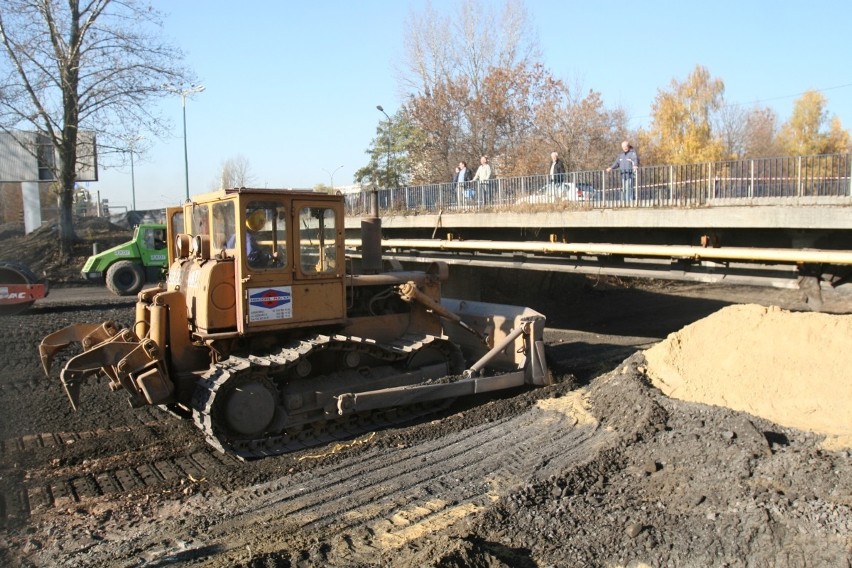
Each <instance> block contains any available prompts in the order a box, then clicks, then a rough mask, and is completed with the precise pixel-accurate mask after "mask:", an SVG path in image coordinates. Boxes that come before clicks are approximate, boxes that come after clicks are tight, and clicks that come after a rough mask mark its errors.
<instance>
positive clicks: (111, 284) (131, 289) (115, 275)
mask: <svg viewBox="0 0 852 568" xmlns="http://www.w3.org/2000/svg"><path fill="white" fill-rule="evenodd" d="M106 285H107V288H109V290H110V291H111V292H112V293H113V294H116V295H118V296H132V295H133V294H136V293H137V292H139V290H141V289H142V287H143V286H144V285H145V271H144V270H142V267H141V266H139V264H138V263H136V262H133V261H132V260H119V261H118V262H116V263H114V264H113V265H112V266H110V267H109V269H107V273H106Z"/></svg>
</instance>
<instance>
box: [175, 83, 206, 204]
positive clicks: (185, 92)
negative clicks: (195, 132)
mask: <svg viewBox="0 0 852 568" xmlns="http://www.w3.org/2000/svg"><path fill="white" fill-rule="evenodd" d="M168 90H169V91H171V92H173V93H176V94H178V95H180V100H181V106H182V107H183V171H184V176H185V179H186V198H187V199H189V152H188V151H187V147H186V98H187V97H188V96H189V95H194V94H195V93H202V92H204V85H190V86H189V87H187V88H186V89H177V88H174V87H170V88H169V89H168Z"/></svg>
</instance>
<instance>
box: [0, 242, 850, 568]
mask: <svg viewBox="0 0 852 568" xmlns="http://www.w3.org/2000/svg"><path fill="white" fill-rule="evenodd" d="M125 236H126V235H125ZM15 238H16V237H5V238H3V239H2V243H3V244H2V245H0V251H2V250H3V248H2V247H3V246H12V245H10V241H11V240H14V239H15ZM42 238H43V239H45V238H46V237H42ZM27 246H29V247H30V248H32V249H33V250H35V249H37V248H38V247H37V245H36V244H35V240H34V242H33V243H30V244H29V245H27ZM24 248H25V247H24V246H23V245H20V246H19V249H18V250H23V249H24ZM0 257H2V255H0ZM18 258H20V257H18ZM37 269H41V268H39V267H37ZM44 270H47V271H48V272H49V271H50V270H51V269H50V267H49V263H45V268H44ZM66 270H67V269H66ZM77 270H79V268H77ZM502 278H503V282H504V283H505V284H506V285H507V286H510V284H511V277H510V276H505V275H504V276H502ZM72 280H73V278H72ZM496 288H497V289H500V288H501V287H500V286H497V287H496ZM566 288H570V289H571V294H569V295H567V299H566V295H565V294H564V293H563V292H564V290H565V289H566ZM498 291H501V290H498ZM557 291H558V292H559V293H557ZM527 292H528V294H527V297H526V298H525V299H524V301H525V302H526V303H527V304H528V305H531V306H532V307H534V308H536V309H538V310H540V311H542V312H543V313H545V314H546V315H547V316H548V329H547V330H546V335H545V339H546V342H547V356H548V361H549V364H550V367H551V370H552V371H553V373H554V375H555V378H556V379H557V381H556V384H554V385H553V386H550V387H546V388H540V389H534V390H521V391H513V392H509V393H503V394H501V395H500V396H490V397H481V398H476V399H465V400H458V401H456V402H455V403H454V405H453V406H452V407H451V408H449V409H446V410H443V411H441V412H439V413H436V414H434V415H432V416H429V417H428V418H426V419H421V420H420V421H419V422H415V423H411V424H405V425H401V426H395V427H392V428H387V429H381V430H376V431H375V432H371V433H369V434H366V435H363V436H361V437H359V438H357V439H355V440H349V441H346V442H343V443H340V444H336V445H328V446H321V447H315V448H310V449H306V450H302V451H300V452H294V453H292V454H287V455H284V456H278V457H272V458H266V459H263V460H259V461H252V462H240V461H237V460H235V459H232V458H230V457H227V456H224V455H222V454H220V453H218V452H216V451H215V450H213V449H212V448H210V447H209V446H207V445H206V444H205V443H204V440H203V437H202V436H201V435H200V433H199V432H198V431H197V430H196V429H195V428H194V426H193V425H192V424H191V422H189V421H185V420H180V419H178V418H176V417H174V416H172V415H170V414H167V413H165V412H162V411H160V410H159V409H156V408H153V409H151V408H147V409H131V408H129V407H128V405H127V404H126V401H125V400H124V398H123V397H122V396H121V395H119V394H116V393H111V392H109V391H108V390H107V389H106V387H105V385H104V384H102V383H99V382H98V381H95V380H91V381H89V383H87V384H86V385H84V387H83V389H82V393H81V404H82V408H81V410H80V411H79V412H73V411H72V410H71V409H70V407H69V404H68V401H67V398H66V396H65V393H64V392H63V390H62V387H61V385H60V383H59V380H58V379H57V377H56V371H54V373H53V375H52V376H51V378H46V377H45V376H44V374H43V373H42V371H41V369H40V366H39V361H38V357H37V345H38V342H39V341H40V339H41V337H42V336H43V335H45V334H46V333H48V332H50V331H53V330H55V329H58V328H60V327H62V326H64V325H67V324H68V323H71V322H77V321H102V320H107V319H113V320H115V321H116V322H117V323H119V324H120V325H123V326H128V325H130V324H131V323H132V318H133V307H132V302H133V300H132V299H130V300H128V299H124V298H117V297H111V296H108V295H106V294H104V295H103V296H100V297H96V298H92V297H91V296H88V299H85V300H80V299H79V298H81V297H82V296H79V295H75V294H74V291H68V293H67V294H58V295H56V296H52V297H49V298H47V299H45V301H42V302H39V303H37V304H36V305H35V306H34V308H32V309H31V310H30V311H29V312H27V313H25V314H21V315H18V316H8V317H5V318H2V319H0V337H2V338H3V341H2V343H0V361H2V362H3V365H2V367H0V394H2V397H0V442H2V447H1V448H0V452H2V453H0V456H2V457H0V496H2V499H0V522H2V532H3V540H2V544H0V564H2V565H8V566H69V567H71V566H73V567H79V566H92V567H95V566H97V567H100V566H116V567H131V566H147V567H160V566H172V565H180V566H199V567H202V566H203V567H215V568H220V567H222V568H223V567H226V566H242V567H252V568H254V567H297V566H298V567H304V566H365V567H366V566H412V567H413V566H440V567H456V566H457V567H467V566H472V567H483V568H496V567H530V568H532V567H548V566H559V567H561V566H602V567H614V566H625V567H626V566H631V567H639V566H850V565H852V536H850V535H852V450H850V449H849V447H848V446H845V445H843V444H842V443H834V444H830V445H827V444H826V440H827V438H829V437H831V434H830V433H827V432H826V431H824V430H812V429H810V428H809V426H810V423H809V422H807V421H806V422H803V423H797V425H796V426H791V425H789V424H783V423H779V422H777V421H770V420H769V419H767V418H766V417H764V416H762V415H761V414H762V412H761V411H760V410H759V409H756V408H753V409H752V411H751V412H746V411H743V410H741V409H740V410H737V409H735V408H733V407H732V406H735V405H732V404H731V405H728V404H726V403H725V401H720V400H719V398H718V396H717V397H715V398H711V399H709V401H704V402H697V401H694V400H681V399H680V398H674V396H675V395H674V394H672V393H670V394H671V396H670V395H667V394H665V392H664V391H665V390H666V389H665V387H664V386H663V385H661V384H660V383H659V382H658V381H659V380H660V376H661V375H662V372H661V371H660V369H661V368H662V365H661V364H660V361H668V362H669V363H671V365H670V367H672V368H676V369H677V371H678V374H677V377H679V378H680V379H681V380H682V381H685V382H689V383H690V384H692V383H693V382H695V381H699V382H700V381H701V380H702V379H701V378H700V377H699V378H698V379H695V378H693V377H691V376H688V373H689V369H691V368H699V369H701V372H702V373H703V375H702V376H705V377H706V380H707V381H709V380H710V379H711V378H715V377H716V376H717V373H716V370H717V369H721V368H736V367H738V364H737V363H736V361H734V362H728V361H725V360H723V357H722V356H721V355H720V351H719V348H720V347H724V346H725V345H728V346H731V345H740V344H743V342H744V339H743V337H765V338H767V339H769V341H768V343H770V344H772V343H774V344H779V343H781V344H783V342H784V341H786V339H784V338H783V337H782V339H778V335H777V334H773V330H775V332H777V331H778V330H781V329H788V328H785V327H784V326H785V325H787V322H788V321H789V319H790V318H796V317H799V316H801V315H803V314H805V313H806V310H807V305H806V304H805V303H804V299H803V296H802V295H801V294H800V293H799V292H797V291H793V290H769V289H756V288H746V287H724V286H707V285H682V284H677V285H676V284H664V283H660V282H645V283H640V282H618V281H610V282H607V283H603V282H591V281H586V280H582V279H576V278H571V279H570V280H563V279H555V278H554V279H542V280H540V281H539V287H537V288H536V289H535V290H527ZM519 295H520V294H519ZM557 298H559V299H557ZM829 300H831V301H830V302H829V303H828V304H827V305H830V306H833V307H834V311H835V312H838V313H850V312H852V310H850V309H848V307H849V305H850V303H849V302H848V299H847V298H845V297H841V298H829ZM739 305H752V306H777V307H778V308H781V309H779V310H775V311H773V312H772V314H773V316H775V315H777V316H778V317H779V318H781V319H779V320H778V321H770V320H764V319H760V320H750V319H739V320H732V321H727V322H725V323H726V325H727V326H728V327H727V329H729V332H727V333H721V334H720V333H718V332H716V333H714V334H710V335H702V333H701V332H700V330H702V329H706V328H707V327H706V326H708V325H709V324H707V323H706V322H708V321H710V323H712V322H713V318H718V317H720V316H719V315H718V314H720V313H722V314H723V315H724V314H725V311H724V310H723V308H726V306H735V309H736V310H738V309H739V308H736V306H739ZM720 310H722V311H721V312H720ZM750 310H751V308H750ZM752 311H753V310H752ZM764 312H766V310H764ZM776 312H777V313H776ZM808 315H813V314H808ZM820 315H823V316H824V314H820ZM726 317H727V316H726ZM824 317H830V318H833V319H831V322H832V323H835V322H836V323H837V327H836V328H833V327H831V326H829V327H826V326H825V325H822V324H820V325H819V326H814V327H809V326H812V325H814V324H812V323H806V322H798V324H797V325H796V329H813V330H815V331H816V332H815V333H812V334H810V335H808V334H807V333H798V332H797V333H796V334H795V335H794V336H793V337H790V339H791V340H795V342H796V346H795V347H796V349H801V350H803V352H813V353H817V354H819V357H817V358H816V359H815V361H824V360H827V361H830V360H834V359H838V357H837V355H838V354H836V353H832V351H837V350H838V345H840V350H842V342H843V341H845V342H846V344H847V345H848V340H849V337H848V336H847V337H842V335H843V334H847V333H848V331H845V330H847V329H848V328H847V327H843V326H846V325H848V322H849V319H848V318H850V317H852V316H845V315H844V316H841V315H831V316H824ZM782 320H783V321H782ZM702 322H704V323H702ZM762 324H768V325H769V327H766V328H764V327H761V325H762ZM702 325H703V326H705V327H703V328H702ZM692 326H695V327H692ZM690 330H692V331H690ZM790 333H792V332H790ZM832 333H834V334H840V336H831V334H832ZM773 338H774V339H773ZM703 346H706V347H703ZM652 347H654V350H655V351H654V353H656V354H657V355H660V356H659V357H656V358H655V355H654V354H653V353H651V352H650V351H649V357H646V350H649V349H650V348H652ZM828 348H830V349H828ZM753 351H754V349H753ZM787 351H792V349H788V350H787ZM775 353H776V355H775V357H776V359H777V352H775ZM679 354H680V355H684V357H682V358H680V359H678V355H679ZM747 355H748V354H745V355H743V357H744V358H743V361H750V363H749V364H750V365H751V364H754V365H757V367H753V368H759V367H760V366H761V364H762V366H763V367H765V368H773V366H774V365H775V363H776V362H777V361H774V360H768V359H765V358H764V359H759V357H760V354H759V353H758V352H757V351H754V357H752V358H751V359H750V358H749V357H748V356H747ZM843 356H844V357H848V354H846V353H844V354H843ZM764 357H766V355H764ZM690 360H694V361H695V362H696V364H695V365H690V364H689V361H690ZM753 368H752V367H750V369H752V370H753ZM826 368H829V369H831V370H829V371H826V370H825V369H826ZM848 369H849V367H848V366H847V367H819V366H818V363H813V364H812V366H811V367H810V368H808V367H801V368H797V369H796V376H792V377H791V378H792V380H794V381H795V380H798V381H800V382H801V383H802V384H811V383H812V382H815V381H816V380H817V379H819V380H820V381H827V382H828V383H829V384H830V383H831V382H834V383H835V384H836V385H837V388H836V392H837V393H845V392H848V385H849V383H850V380H849V379H850V378H852V374H850V373H852V371H849V370H848ZM834 373H836V374H835V375H833V376H822V375H826V374H834ZM776 375H777V376H779V377H780V376H781V373H780V372H777V373H776ZM815 375H820V376H815ZM666 376H667V377H668V381H669V382H670V383H671V382H672V381H674V379H673V378H672V376H673V375H671V374H669V375H666ZM770 379H771V377H770ZM738 380H739V384H743V383H744V382H748V381H752V379H751V378H750V377H749V376H744V377H743V376H740V378H739V379H738ZM787 380H790V379H789V378H788V379H787ZM844 389H845V390H844ZM828 392H829V394H831V390H830V389H829V391H828ZM772 396H775V397H777V398H778V400H787V399H791V398H793V397H794V396H795V397H799V396H800V395H799V394H798V392H797V393H791V392H784V391H783V390H781V391H779V392H775V393H774V394H773V395H772ZM684 398H688V397H684ZM833 398H835V399H840V398H842V397H841V396H839V394H838V395H837V396H834V397H833ZM811 408H812V413H815V414H818V413H819V412H820V411H821V408H822V407H820V406H812V407H811ZM832 412H839V413H841V416H843V414H842V413H844V412H845V416H846V417H849V416H852V411H850V408H849V407H848V406H846V407H845V409H844V408H840V409H839V410H832ZM776 420H779V419H777V418H776ZM781 421H782V422H783V419H781ZM841 422H842V423H843V421H842V420H841ZM843 424H844V425H845V424H848V420H847V421H846V422H845V423H843ZM835 442H836V440H835Z"/></svg>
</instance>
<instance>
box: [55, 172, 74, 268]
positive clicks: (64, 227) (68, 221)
mask: <svg viewBox="0 0 852 568" xmlns="http://www.w3.org/2000/svg"><path fill="white" fill-rule="evenodd" d="M76 240H77V234H76V233H75V232H74V183H73V182H72V183H71V185H70V188H69V186H66V185H63V189H62V190H61V192H60V193H59V253H60V254H61V255H62V256H63V257H66V258H67V257H70V256H71V252H72V251H73V249H74V243H75V242H76Z"/></svg>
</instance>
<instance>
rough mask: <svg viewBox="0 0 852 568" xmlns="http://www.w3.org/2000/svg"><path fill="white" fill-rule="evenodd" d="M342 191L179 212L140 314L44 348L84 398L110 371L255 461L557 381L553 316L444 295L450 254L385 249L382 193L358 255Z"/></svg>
mask: <svg viewBox="0 0 852 568" xmlns="http://www.w3.org/2000/svg"><path fill="white" fill-rule="evenodd" d="M344 213H345V204H344V199H343V197H342V196H339V195H328V194H321V193H315V192H309V191H296V190H270V189H247V188H239V189H224V190H220V191H217V192H213V193H207V194H203V195H200V196H197V197H195V198H193V199H191V200H187V202H186V203H185V204H184V205H183V206H182V207H180V208H172V209H169V210H168V223H167V230H168V239H169V242H170V243H171V246H170V247H169V271H168V278H167V280H166V282H164V283H161V284H160V285H158V286H156V287H151V288H147V289H143V290H142V291H141V292H139V294H138V301H137V303H136V309H135V323H134V324H133V326H132V328H127V329H119V328H118V327H117V326H116V325H115V324H114V323H113V322H104V323H100V324H84V323H78V324H73V325H71V326H68V327H66V328H64V329H61V330H58V331H56V332H54V333H52V334H50V335H48V336H47V337H45V338H44V339H43V341H42V343H41V345H40V347H39V351H40V355H41V361H42V365H43V367H44V370H45V372H46V373H48V374H49V373H50V369H51V366H52V362H53V360H54V359H55V358H56V357H57V355H58V354H59V353H60V352H61V351H63V350H64V349H65V348H67V347H69V346H72V345H76V344H79V346H78V347H76V351H72V352H71V353H70V354H69V355H73V356H71V357H70V358H68V359H67V361H65V363H64V366H63V368H62V371H61V374H60V378H61V381H62V383H63V385H64V387H65V390H66V392H67V394H68V397H69V398H70V400H71V404H72V406H73V407H74V408H75V409H77V408H78V407H79V406H80V402H81V401H80V391H81V388H80V387H81V384H82V382H83V381H85V380H86V379H87V377H90V376H105V377H106V378H107V380H108V382H109V387H110V388H111V389H112V390H123V391H125V392H126V393H127V394H128V395H129V398H130V403H131V405H132V406H135V407H138V406H144V405H162V406H163V407H165V408H167V409H168V410H170V411H172V412H174V413H175V414H177V415H179V416H181V417H185V418H191V419H192V420H194V422H195V424H196V425H197V426H198V427H199V428H200V429H201V430H202V432H203V433H204V435H205V436H206V439H207V441H208V442H209V443H210V444H212V445H213V446H214V447H216V448H218V449H219V450H221V451H223V452H228V453H232V454H234V455H236V456H238V457H240V458H257V457H263V456H267V455H273V454H280V453H283V452H287V451H292V450H294V449H297V448H304V447H305V446H309V445H315V444H319V443H324V442H327V441H329V440H334V439H346V438H349V437H351V436H353V435H357V434H359V433H361V432H362V431H364V429H365V428H368V429H369V428H374V427H377V425H379V424H383V423H385V422H387V421H393V420H399V419H401V418H403V417H406V416H410V415H411V413H413V412H414V413H416V411H417V410H416V409H424V408H428V407H429V406H431V405H435V404H438V403H439V402H440V401H447V400H452V399H454V398H456V397H459V396H463V395H468V394H475V393H482V392H488V391H495V390H501V389H507V388H513V387H518V386H522V385H525V384H527V385H545V384H549V382H550V381H551V378H550V373H549V372H548V369H547V365H546V362H545V358H544V346H543V341H542V334H543V329H544V325H545V318H544V316H543V315H541V314H540V313H538V312H536V311H534V310H532V309H529V308H524V307H517V306H508V305H501V304H493V303H484V302H476V301H466V300H453V299H448V298H442V297H441V283H442V282H444V281H446V280H447V278H448V274H449V269H448V266H447V265H446V264H444V263H433V264H431V265H429V267H428V268H427V269H426V270H425V271H409V270H403V269H402V268H401V267H400V266H398V265H397V264H395V263H393V262H390V261H388V260H385V259H383V258H382V254H381V220H380V219H379V217H378V201H377V199H376V198H375V194H373V199H372V201H371V203H370V214H369V215H368V216H367V217H365V218H364V219H362V221H361V239H362V247H361V255H360V258H357V257H358V256H359V255H357V254H350V255H349V256H347V254H346V253H347V251H346V249H345V238H344V237H345V227H344Z"/></svg>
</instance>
